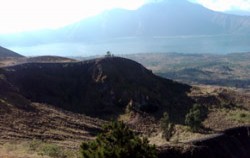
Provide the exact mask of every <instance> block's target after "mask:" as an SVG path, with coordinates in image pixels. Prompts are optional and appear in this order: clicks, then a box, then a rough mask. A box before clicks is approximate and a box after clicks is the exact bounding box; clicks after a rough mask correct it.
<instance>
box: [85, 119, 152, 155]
mask: <svg viewBox="0 0 250 158" xmlns="http://www.w3.org/2000/svg"><path fill="white" fill-rule="evenodd" d="M148 143H149V142H148V140H147V139H146V138H143V139H141V138H139V137H138V136H136V135H135V134H134V133H133V132H132V131H131V130H130V129H129V128H128V127H127V126H126V125H125V124H124V123H123V122H112V123H110V124H108V125H105V126H104V127H103V132H102V133H101V134H99V135H98V136H97V138H96V139H95V140H93V141H90V142H84V143H82V144H81V147H80V148H81V154H82V156H83V157H84V158H111V157H112V158H128V157H133V158H156V148H155V146H152V145H149V144H148Z"/></svg>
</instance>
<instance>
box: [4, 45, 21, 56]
mask: <svg viewBox="0 0 250 158" xmlns="http://www.w3.org/2000/svg"><path fill="white" fill-rule="evenodd" d="M6 57H22V56H21V55H20V54H17V53H15V52H13V51H11V50H8V49H6V48H3V47H1V46H0V58H6Z"/></svg>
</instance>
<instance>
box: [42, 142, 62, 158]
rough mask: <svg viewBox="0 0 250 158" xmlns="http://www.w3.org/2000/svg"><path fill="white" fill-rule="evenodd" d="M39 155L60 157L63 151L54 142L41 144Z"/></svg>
mask: <svg viewBox="0 0 250 158" xmlns="http://www.w3.org/2000/svg"><path fill="white" fill-rule="evenodd" d="M39 155H47V156H50V157H54V158H61V157H63V151H62V149H61V148H60V147H59V146H57V145H56V144H43V145H41V147H40V153H39Z"/></svg>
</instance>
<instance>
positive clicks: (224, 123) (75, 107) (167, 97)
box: [0, 57, 250, 157]
mask: <svg viewBox="0 0 250 158" xmlns="http://www.w3.org/2000/svg"><path fill="white" fill-rule="evenodd" d="M56 59H58V58H56ZM39 60H40V61H38V60H37V59H36V61H35V62H27V63H17V64H14V65H9V66H7V65H6V66H4V67H2V68H0V87H1V89H0V107H1V108H0V122H1V123H0V129H1V130H0V149H1V148H2V149H5V150H2V149H1V150H0V155H5V156H6V155H11V154H10V153H9V152H7V151H11V152H12V153H13V152H14V151H15V149H13V148H11V150H10V149H9V148H7V149H8V150H7V149H6V147H5V146H6V143H13V142H14V144H15V143H18V142H19V143H20V142H24V141H28V142H29V141H32V140H34V139H35V140H40V141H43V142H49V143H56V144H58V145H59V146H62V147H63V148H67V149H70V150H73V151H76V152H77V150H78V147H79V144H80V143H81V142H82V141H85V140H89V139H93V138H94V137H95V136H96V134H97V133H98V132H99V131H100V127H101V125H103V124H105V123H106V122H108V121H109V120H111V119H116V120H123V121H125V122H126V123H127V124H128V125H129V126H130V127H131V128H132V129H133V130H134V131H135V132H136V133H138V134H140V135H144V136H147V137H148V138H149V140H150V142H151V143H155V144H157V145H158V146H159V147H158V148H159V150H161V149H162V150H164V151H163V153H166V152H168V151H171V150H170V149H169V147H170V148H172V147H174V146H173V144H175V143H177V144H179V145H181V146H183V143H184V146H185V144H186V145H188V146H190V141H192V140H194V139H201V138H206V137H209V136H210V135H214V134H216V133H220V132H221V131H223V130H225V129H227V128H232V127H239V126H243V125H246V126H248V125H249V123H250V113H249V110H250V99H249V98H250V97H249V96H250V95H249V94H248V93H245V91H240V90H238V89H233V88H225V87H219V86H189V85H187V84H182V83H178V82H175V81H172V80H169V79H164V78H162V77H159V76H156V75H154V74H153V73H152V71H150V70H148V69H146V68H145V67H143V66H142V65H141V64H139V63H137V62H134V61H132V60H129V59H125V58H120V57H105V58H98V59H92V60H86V61H82V62H76V61H73V60H72V61H73V62H72V61H67V62H53V60H54V58H51V57H45V58H43V60H41V59H39ZM44 60H45V61H46V62H44ZM49 60H50V62H48V61H49ZM62 61H65V60H64V59H63V60H62ZM195 103H198V104H200V105H202V106H203V107H204V109H205V111H204V118H203V122H202V124H203V129H201V131H200V132H197V133H192V132H190V131H189V130H188V129H187V127H186V126H185V123H184V119H185V114H186V113H187V112H188V111H189V109H190V108H191V107H192V105H193V104H195ZM165 111H167V112H168V113H169V115H170V119H171V121H172V122H174V123H175V124H176V126H175V133H174V135H173V137H172V138H171V140H170V142H166V141H164V140H163V139H162V137H161V132H162V131H161V128H160V124H159V120H160V119H161V117H162V114H163V112H165ZM174 142H175V143H174ZM166 144H168V145H167V146H168V147H167V148H165V147H164V146H166ZM171 144H172V145H171ZM175 149H176V147H174V151H175ZM177 149H178V147H177ZM182 149H183V148H181V151H182ZM27 152H28V151H27ZM27 152H26V154H24V155H25V156H23V157H32V156H30V155H29V154H28V153H27ZM7 157H8V156H7ZM10 157H11V156H10ZM38 157H39V156H38Z"/></svg>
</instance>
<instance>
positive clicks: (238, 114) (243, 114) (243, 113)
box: [228, 109, 250, 123]
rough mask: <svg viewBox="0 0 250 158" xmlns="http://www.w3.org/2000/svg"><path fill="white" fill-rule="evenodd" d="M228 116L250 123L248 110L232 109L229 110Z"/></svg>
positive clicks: (234, 119) (231, 118)
mask: <svg viewBox="0 0 250 158" xmlns="http://www.w3.org/2000/svg"><path fill="white" fill-rule="evenodd" d="M228 118H229V119H230V120H233V121H237V122H239V123H250V112H249V111H247V110H241V109H236V110H231V111H230V112H228Z"/></svg>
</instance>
